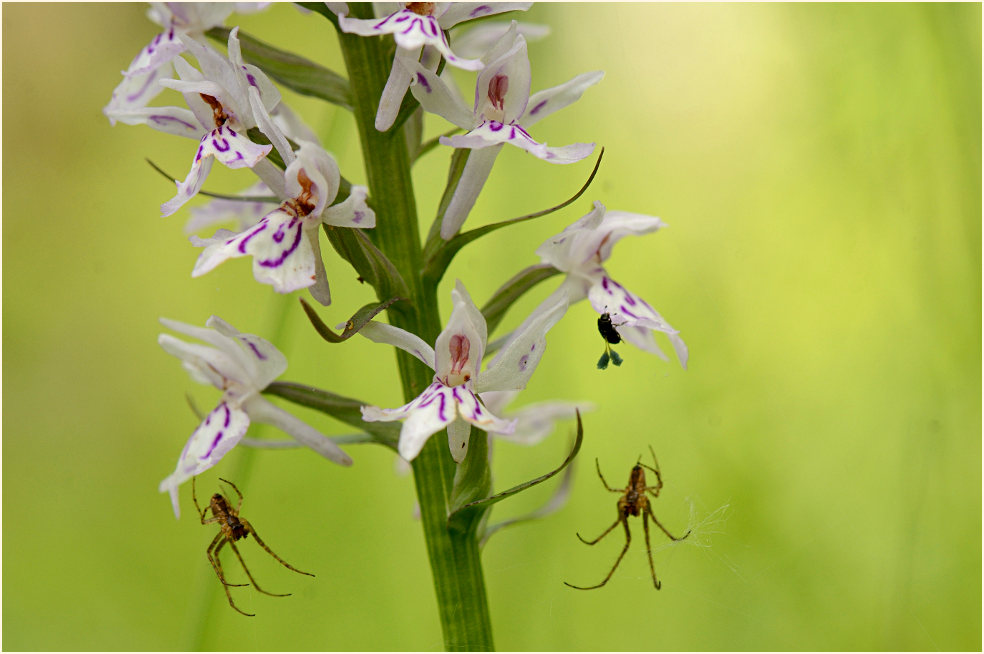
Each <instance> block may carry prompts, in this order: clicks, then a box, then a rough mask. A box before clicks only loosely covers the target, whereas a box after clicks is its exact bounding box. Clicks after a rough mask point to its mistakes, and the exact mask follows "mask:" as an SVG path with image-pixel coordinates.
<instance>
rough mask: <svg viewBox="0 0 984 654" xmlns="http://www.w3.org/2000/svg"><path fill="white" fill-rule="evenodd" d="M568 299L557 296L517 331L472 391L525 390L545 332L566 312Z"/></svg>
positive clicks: (544, 345) (537, 361)
mask: <svg viewBox="0 0 984 654" xmlns="http://www.w3.org/2000/svg"><path fill="white" fill-rule="evenodd" d="M567 306H568V304H567V298H566V297H563V296H557V297H556V298H555V302H554V304H553V306H549V307H546V308H545V309H544V310H543V311H541V312H540V313H539V314H538V315H537V316H536V318H534V319H533V320H531V321H530V322H529V323H528V324H526V325H525V326H524V328H523V330H522V331H519V330H517V331H516V332H515V333H514V334H513V336H512V337H511V338H510V340H509V342H508V343H507V344H506V346H505V347H504V348H502V350H501V351H500V352H499V353H498V354H496V356H495V359H494V360H493V361H492V363H491V364H490V365H489V367H488V369H487V370H485V372H483V373H482V374H481V375H479V377H478V379H477V380H476V381H475V390H477V391H479V392H481V391H505V390H513V389H520V388H525V387H526V383H527V382H528V381H529V379H530V377H531V376H532V375H533V371H534V370H535V369H536V366H537V364H539V363H540V359H541V358H543V352H544V350H545V349H546V346H547V338H546V335H547V332H548V331H549V330H550V328H551V327H553V326H554V325H556V324H557V321H559V320H560V319H561V317H562V316H563V315H564V313H565V312H566V311H567Z"/></svg>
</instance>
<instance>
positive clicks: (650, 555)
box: [642, 512, 662, 590]
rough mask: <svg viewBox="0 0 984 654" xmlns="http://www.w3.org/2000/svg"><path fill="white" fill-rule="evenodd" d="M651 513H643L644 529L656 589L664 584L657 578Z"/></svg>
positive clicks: (650, 569) (650, 570)
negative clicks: (651, 540)
mask: <svg viewBox="0 0 984 654" xmlns="http://www.w3.org/2000/svg"><path fill="white" fill-rule="evenodd" d="M648 518H649V513H648V512H646V513H643V514H642V531H643V533H644V534H646V554H648V555H649V572H651V573H652V574H653V586H656V590H659V588H660V586H661V585H662V584H660V583H659V580H658V579H657V578H656V566H654V565H653V547H652V545H650V544H649V520H648Z"/></svg>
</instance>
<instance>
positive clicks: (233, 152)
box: [161, 125, 273, 216]
mask: <svg viewBox="0 0 984 654" xmlns="http://www.w3.org/2000/svg"><path fill="white" fill-rule="evenodd" d="M272 149H273V146H270V145H257V144H256V143H253V142H252V141H250V140H249V139H248V138H246V137H245V136H243V135H242V134H239V133H238V132H236V131H235V130H233V129H231V128H229V127H228V126H226V125H223V126H222V127H217V128H215V129H214V130H212V131H211V132H209V133H208V134H206V135H205V136H203V137H202V138H201V141H199V144H198V150H197V151H196V153H195V159H194V161H193V162H192V164H191V170H190V171H189V172H188V176H187V177H186V178H185V180H184V181H183V182H176V184H177V187H178V193H177V195H176V196H175V197H174V198H172V199H171V200H168V201H167V202H165V203H164V204H162V205H161V213H162V214H163V215H165V216H170V215H171V214H173V213H174V212H175V211H177V210H178V209H179V208H181V207H182V206H183V205H184V204H185V203H186V202H187V201H188V200H190V199H191V198H193V197H194V196H195V195H197V194H198V191H200V190H201V187H202V184H204V183H205V178H206V177H207V176H208V173H209V171H210V170H211V169H212V159H213V158H214V159H217V160H219V161H220V162H222V163H223V164H225V165H226V166H227V167H229V168H233V169H235V168H245V167H252V166H254V165H256V162H257V161H259V160H260V159H262V158H264V157H265V156H266V155H267V154H268V153H269V152H270V150H272Z"/></svg>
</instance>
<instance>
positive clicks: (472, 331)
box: [434, 280, 488, 386]
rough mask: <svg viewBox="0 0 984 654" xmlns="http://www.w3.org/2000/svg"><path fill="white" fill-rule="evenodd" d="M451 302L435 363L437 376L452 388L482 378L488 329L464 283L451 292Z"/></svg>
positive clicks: (439, 340)
mask: <svg viewBox="0 0 984 654" xmlns="http://www.w3.org/2000/svg"><path fill="white" fill-rule="evenodd" d="M451 301H452V306H453V308H452V310H451V317H450V318H449V319H448V324H447V326H446V327H445V328H444V330H443V331H441V333H440V335H439V336H438V337H437V341H436V342H435V343H434V355H435V359H434V362H435V364H436V366H435V371H436V372H437V377H438V378H439V379H441V380H442V381H444V382H445V383H446V384H448V385H449V386H457V385H458V384H461V383H464V382H466V381H468V380H470V379H474V378H475V377H477V376H478V371H479V369H480V367H481V365H482V356H483V355H484V353H485V344H486V341H488V328H487V326H486V324H485V317H484V316H483V315H482V312H481V311H479V309H478V307H477V306H475V303H474V302H473V301H472V299H471V296H470V295H468V291H467V290H466V289H465V286H464V284H462V283H461V280H458V281H457V283H456V285H455V288H454V290H452V291H451Z"/></svg>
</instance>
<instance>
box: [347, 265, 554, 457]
mask: <svg viewBox="0 0 984 654" xmlns="http://www.w3.org/2000/svg"><path fill="white" fill-rule="evenodd" d="M451 298H452V302H453V305H454V308H453V309H452V311H451V317H450V318H449V319H448V324H447V326H446V327H445V328H444V331H442V332H441V334H440V335H439V336H438V337H437V341H436V342H435V344H434V348H433V349H431V347H430V346H429V345H427V344H426V343H424V342H423V341H422V340H421V339H420V338H418V337H417V336H414V335H413V334H411V333H409V332H407V331H405V330H402V329H399V328H397V327H393V326H391V325H384V324H380V323H376V322H374V321H371V322H369V323H368V324H367V325H366V326H365V327H363V329H362V330H361V331H360V332H359V333H360V334H361V335H362V336H365V337H366V338H368V339H370V340H372V341H376V342H378V343H387V344H389V345H394V346H396V347H399V348H401V349H403V350H405V351H407V352H409V353H411V354H413V355H414V356H416V357H417V358H418V359H420V360H421V361H423V362H424V363H426V364H427V365H428V366H430V368H431V369H432V370H434V373H435V374H434V381H433V383H431V385H430V386H428V387H427V388H426V389H425V390H424V392H423V393H421V394H420V395H419V396H417V397H416V398H414V399H413V400H411V401H410V402H409V403H408V404H406V405H404V406H402V407H399V408H396V409H380V408H379V407H375V406H364V407H362V419H363V420H366V421H368V422H375V421H394V420H403V421H404V422H403V427H402V429H401V430H400V442H399V446H398V449H399V452H400V456H402V457H403V458H404V459H406V460H407V461H410V460H412V459H413V458H414V457H416V456H417V454H419V453H420V450H421V449H422V448H423V446H424V444H425V443H426V442H427V439H429V438H430V437H431V436H432V435H433V434H435V433H436V432H438V431H440V430H442V429H447V430H448V439H449V440H448V444H449V447H450V450H451V455H452V457H453V458H454V459H455V461H457V462H461V461H462V460H464V458H465V456H466V454H467V452H468V439H469V433H470V428H469V425H472V426H475V427H478V428H479V429H482V430H483V431H487V432H496V433H505V434H508V433H511V432H512V430H513V428H514V423H513V422H511V421H508V420H503V419H501V418H499V417H497V416H496V415H495V414H494V413H492V412H491V411H489V410H488V409H486V408H485V407H484V406H483V405H482V401H481V400H480V399H479V396H478V395H477V393H484V392H486V391H505V390H518V389H521V388H525V386H526V383H527V381H528V380H529V378H530V376H531V375H532V374H533V370H534V369H535V368H536V366H537V364H538V363H539V361H540V359H541V357H542V356H543V351H544V349H545V347H546V333H547V331H548V330H549V329H550V328H551V327H552V326H553V325H554V324H555V323H556V322H557V320H559V319H560V316H561V315H563V312H564V310H565V309H566V307H567V302H566V300H564V301H561V302H558V303H557V305H556V306H555V307H554V308H553V309H552V310H551V311H545V312H544V313H543V314H542V315H541V316H538V318H537V319H536V320H534V321H531V322H530V324H529V325H528V327H527V328H526V329H525V330H524V331H523V332H521V333H517V334H516V335H515V336H514V337H513V339H512V340H511V341H510V343H509V344H508V345H506V346H505V347H504V348H503V349H502V350H500V352H499V353H498V354H497V355H496V357H495V359H494V360H493V362H492V363H491V364H490V365H489V366H488V367H487V368H486V369H485V370H482V369H481V362H482V356H483V354H484V352H485V347H486V344H487V340H488V332H487V327H486V324H485V317H484V316H483V315H482V313H481V311H479V310H478V307H476V306H475V303H474V302H472V299H471V296H469V295H468V291H467V290H465V287H464V285H463V284H462V283H461V282H460V281H458V282H457V284H456V286H455V289H454V290H453V291H452V292H451ZM452 407H453V409H452Z"/></svg>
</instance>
